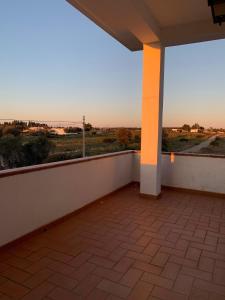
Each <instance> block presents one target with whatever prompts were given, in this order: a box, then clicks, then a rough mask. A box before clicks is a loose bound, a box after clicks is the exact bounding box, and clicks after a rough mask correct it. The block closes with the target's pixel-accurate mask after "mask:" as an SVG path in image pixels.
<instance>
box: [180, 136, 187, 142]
mask: <svg viewBox="0 0 225 300" xmlns="http://www.w3.org/2000/svg"><path fill="white" fill-rule="evenodd" d="M180 142H188V139H187V138H184V137H183V138H180Z"/></svg>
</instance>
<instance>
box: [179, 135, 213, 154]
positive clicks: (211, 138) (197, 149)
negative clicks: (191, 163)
mask: <svg viewBox="0 0 225 300" xmlns="http://www.w3.org/2000/svg"><path fill="white" fill-rule="evenodd" d="M216 137H217V135H213V136H211V137H210V138H208V139H207V140H206V141H204V142H202V143H200V144H198V145H196V146H193V147H191V148H188V149H186V150H184V151H181V152H182V153H193V152H198V151H200V150H201V149H202V148H206V147H208V146H209V144H211V143H212V142H213V141H215V139H216Z"/></svg>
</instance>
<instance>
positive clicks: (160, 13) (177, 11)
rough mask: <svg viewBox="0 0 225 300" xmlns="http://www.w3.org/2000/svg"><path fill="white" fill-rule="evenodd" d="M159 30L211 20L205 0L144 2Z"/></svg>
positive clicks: (147, 0) (150, 0)
mask: <svg viewBox="0 0 225 300" xmlns="http://www.w3.org/2000/svg"><path fill="white" fill-rule="evenodd" d="M144 1H145V3H146V4H147V6H148V7H149V9H150V10H151V12H152V15H153V16H154V17H155V19H156V21H157V22H158V24H159V26H160V27H161V28H163V27H168V26H176V25H179V24H187V23H193V22H199V21H206V20H211V9H210V7H208V3H207V2H208V1H207V0H157V1H153V0H144Z"/></svg>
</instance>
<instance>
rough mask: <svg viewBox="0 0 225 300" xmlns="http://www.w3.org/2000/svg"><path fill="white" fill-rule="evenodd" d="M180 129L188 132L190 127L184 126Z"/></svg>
mask: <svg viewBox="0 0 225 300" xmlns="http://www.w3.org/2000/svg"><path fill="white" fill-rule="evenodd" d="M181 128H182V129H183V130H185V131H190V130H191V126H190V125H188V124H184V125H183V126H182V127H181Z"/></svg>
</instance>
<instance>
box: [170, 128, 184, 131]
mask: <svg viewBox="0 0 225 300" xmlns="http://www.w3.org/2000/svg"><path fill="white" fill-rule="evenodd" d="M171 130H172V131H173V132H182V131H183V130H182V128H172V129H171Z"/></svg>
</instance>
